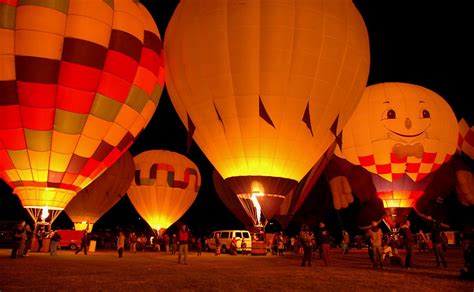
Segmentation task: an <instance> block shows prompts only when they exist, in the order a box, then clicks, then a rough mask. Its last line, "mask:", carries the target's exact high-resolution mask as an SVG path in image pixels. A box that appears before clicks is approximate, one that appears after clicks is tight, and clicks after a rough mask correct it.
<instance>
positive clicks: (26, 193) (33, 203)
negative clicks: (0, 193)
mask: <svg viewBox="0 0 474 292" xmlns="http://www.w3.org/2000/svg"><path fill="white" fill-rule="evenodd" d="M13 192H14V193H15V194H17V195H18V197H19V198H20V200H21V203H22V205H23V207H24V208H30V207H37V208H41V207H48V208H50V209H60V210H62V209H64V207H66V205H67V203H69V201H70V200H71V199H72V198H73V197H74V196H75V195H76V192H74V191H70V190H64V189H58V188H42V187H17V188H15V189H14V190H13Z"/></svg>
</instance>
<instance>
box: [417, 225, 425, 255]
mask: <svg viewBox="0 0 474 292" xmlns="http://www.w3.org/2000/svg"><path fill="white" fill-rule="evenodd" d="M417 239H418V252H419V253H421V252H423V253H425V252H426V247H427V244H426V236H425V234H424V233H423V230H421V229H420V231H419V232H418V235H417Z"/></svg>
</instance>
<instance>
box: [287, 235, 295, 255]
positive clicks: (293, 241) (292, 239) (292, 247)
mask: <svg viewBox="0 0 474 292" xmlns="http://www.w3.org/2000/svg"><path fill="white" fill-rule="evenodd" d="M295 241H296V239H295V237H294V236H292V237H291V238H290V247H289V249H288V250H291V251H295Z"/></svg>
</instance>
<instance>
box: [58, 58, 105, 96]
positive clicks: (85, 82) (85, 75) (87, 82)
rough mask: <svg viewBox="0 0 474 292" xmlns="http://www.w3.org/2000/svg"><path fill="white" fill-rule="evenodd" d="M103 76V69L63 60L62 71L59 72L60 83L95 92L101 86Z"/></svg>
mask: <svg viewBox="0 0 474 292" xmlns="http://www.w3.org/2000/svg"><path fill="white" fill-rule="evenodd" d="M101 76H102V71H101V70H98V69H95V68H92V67H88V66H84V65H80V64H74V63H69V62H61V73H60V74H59V81H58V84H59V85H62V86H65V87H70V88H75V89H80V90H84V91H90V92H95V91H96V89H97V87H98V86H99V82H100V78H101Z"/></svg>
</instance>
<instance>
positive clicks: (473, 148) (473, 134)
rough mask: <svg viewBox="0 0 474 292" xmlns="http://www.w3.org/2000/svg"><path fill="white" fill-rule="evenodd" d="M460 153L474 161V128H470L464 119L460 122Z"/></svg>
mask: <svg viewBox="0 0 474 292" xmlns="http://www.w3.org/2000/svg"><path fill="white" fill-rule="evenodd" d="M458 151H461V152H463V153H464V154H466V155H467V156H469V157H470V158H471V159H474V126H471V127H469V125H468V123H467V122H466V120H464V119H461V120H460V121H459V137H458Z"/></svg>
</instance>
